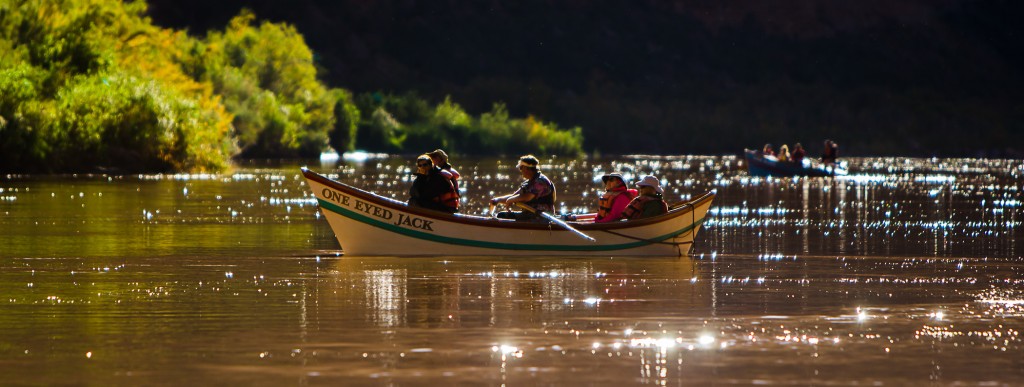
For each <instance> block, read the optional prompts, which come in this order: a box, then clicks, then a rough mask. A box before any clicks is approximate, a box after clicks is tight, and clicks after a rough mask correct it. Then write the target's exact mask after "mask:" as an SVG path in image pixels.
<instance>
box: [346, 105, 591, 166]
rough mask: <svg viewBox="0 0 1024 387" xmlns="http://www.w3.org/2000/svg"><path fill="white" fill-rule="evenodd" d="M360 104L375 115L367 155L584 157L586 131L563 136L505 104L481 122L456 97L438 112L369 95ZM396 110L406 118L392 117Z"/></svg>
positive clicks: (365, 127)
mask: <svg viewBox="0 0 1024 387" xmlns="http://www.w3.org/2000/svg"><path fill="white" fill-rule="evenodd" d="M356 103H357V105H359V109H361V110H373V111H374V113H373V115H372V116H371V117H370V119H369V120H368V121H366V122H363V123H362V124H361V125H360V127H359V135H358V146H359V147H360V148H362V149H366V150H372V151H382V152H422V151H425V150H429V149H433V148H438V147H440V148H444V149H447V150H449V151H450V152H456V153H463V154H485V153H487V154H494V153H502V154H517V153H537V154H544V155H547V154H561V155H568V156H576V155H579V154H582V153H583V134H582V129H581V128H579V127H576V128H573V129H569V130H563V129H559V128H558V126H557V125H555V124H553V123H544V122H541V121H538V120H537V119H536V118H534V117H527V118H525V119H513V118H510V117H509V114H508V109H507V108H506V107H505V105H504V104H501V103H496V104H494V106H493V108H492V110H491V111H490V112H487V113H484V114H481V115H480V117H479V118H474V117H473V116H471V115H469V114H468V113H466V111H465V110H464V109H463V108H462V107H461V106H459V104H457V103H455V102H453V101H452V99H451V98H450V97H446V98H445V99H444V101H443V102H441V103H439V104H437V105H436V106H435V107H434V108H433V109H427V108H425V106H428V105H427V102H426V101H424V100H422V99H420V98H418V97H416V96H415V95H414V94H406V95H403V96H394V95H382V94H380V93H373V94H363V95H360V96H359V97H358V98H356ZM391 109H395V110H396V111H398V112H400V113H399V114H391V113H392V110H391ZM401 117H404V118H405V119H402V118H401Z"/></svg>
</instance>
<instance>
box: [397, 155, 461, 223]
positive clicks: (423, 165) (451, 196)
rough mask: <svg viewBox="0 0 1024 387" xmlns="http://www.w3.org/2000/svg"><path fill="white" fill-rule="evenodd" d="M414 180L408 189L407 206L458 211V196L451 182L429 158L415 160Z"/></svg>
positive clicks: (421, 156) (420, 157)
mask: <svg viewBox="0 0 1024 387" xmlns="http://www.w3.org/2000/svg"><path fill="white" fill-rule="evenodd" d="M415 174H416V179H415V180H413V182H412V188H410V189H409V206H411V207H422V208H428V209H431V210H437V211H444V212H450V213H454V212H458V211H459V194H458V193H457V192H456V191H455V186H453V185H452V182H451V180H449V179H448V178H447V177H445V176H444V175H442V174H441V169H440V168H438V167H436V166H434V163H433V162H431V161H430V156H427V155H420V156H419V157H417V158H416V172H415Z"/></svg>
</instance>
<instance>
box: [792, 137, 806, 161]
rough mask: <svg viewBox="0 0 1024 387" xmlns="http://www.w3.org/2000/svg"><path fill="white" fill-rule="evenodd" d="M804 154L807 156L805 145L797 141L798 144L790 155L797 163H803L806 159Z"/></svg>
mask: <svg viewBox="0 0 1024 387" xmlns="http://www.w3.org/2000/svg"><path fill="white" fill-rule="evenodd" d="M804 156H807V151H805V150H804V147H803V145H800V143H799V142H798V143H796V145H793V153H792V154H791V155H790V158H791V159H793V162H794V163H797V164H799V163H802V162H803V161H804Z"/></svg>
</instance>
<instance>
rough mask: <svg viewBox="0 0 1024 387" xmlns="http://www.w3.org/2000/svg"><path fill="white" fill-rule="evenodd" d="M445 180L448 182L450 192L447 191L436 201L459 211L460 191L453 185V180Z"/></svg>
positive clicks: (438, 196) (435, 199)
mask: <svg viewBox="0 0 1024 387" xmlns="http://www.w3.org/2000/svg"><path fill="white" fill-rule="evenodd" d="M445 180H446V181H447V182H448V190H447V191H445V193H443V194H440V195H437V197H436V198H434V201H435V202H438V203H441V204H443V205H444V206H445V207H448V208H454V209H456V210H458V209H459V191H458V190H457V189H455V185H454V184H452V181H451V180H447V179H445Z"/></svg>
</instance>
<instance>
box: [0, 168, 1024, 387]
mask: <svg viewBox="0 0 1024 387" xmlns="http://www.w3.org/2000/svg"><path fill="white" fill-rule="evenodd" d="M453 161H455V164H456V166H457V167H458V168H459V169H460V170H461V172H462V173H463V176H464V177H463V183H462V184H463V187H464V188H465V193H464V199H465V200H466V201H465V202H464V204H463V205H464V211H465V212H480V211H482V210H483V209H484V205H483V200H484V198H486V197H490V196H492V195H494V194H503V193H507V192H508V191H510V190H511V188H512V187H513V181H516V180H517V179H518V173H517V172H515V171H514V170H513V166H514V165H515V159H514V158H509V159H507V160H496V159H463V160H460V159H456V160H453ZM849 161H850V169H851V171H852V175H851V176H849V177H842V178H835V179H832V178H811V179H771V178H770V179H764V178H751V177H749V176H748V175H747V174H746V173H745V171H743V169H742V165H741V164H742V163H741V162H740V161H738V160H736V159H735V158H734V157H687V156H681V157H667V156H630V157H620V158H615V159H610V158H603V159H602V158H591V159H582V160H566V159H553V160H544V163H545V170H546V173H547V174H548V175H549V176H550V177H552V179H553V180H554V181H555V183H556V184H557V185H558V186H559V202H560V203H559V205H560V206H561V207H562V209H563V210H565V211H582V210H585V209H588V208H593V206H594V202H596V196H595V195H596V194H597V189H598V187H599V186H600V184H598V183H599V180H600V179H599V176H600V175H601V174H603V173H604V172H608V171H618V172H624V173H625V174H626V176H627V178H631V179H633V180H635V179H636V178H637V177H638V175H641V174H647V173H654V174H656V175H658V176H659V177H661V178H662V179H663V181H664V182H665V183H667V185H666V189H667V195H666V196H667V197H669V198H670V199H680V198H687V197H696V196H698V195H700V194H702V193H704V192H706V191H708V190H712V189H714V190H717V192H718V196H717V197H716V199H715V202H714V205H713V208H712V210H711V212H710V214H709V217H710V218H709V220H708V222H707V223H706V224H705V227H704V228H703V229H702V230H701V231H700V232H699V233H698V235H697V238H696V241H695V243H694V246H693V249H692V252H691V257H688V258H687V257H684V258H675V257H666V258H654V259H630V258H619V257H614V256H602V257H591V258H548V257H535V258H525V259H524V258H503V257H481V258H453V257H432V258H386V257H385V258H361V257H354V256H345V255H343V251H342V249H341V247H339V246H338V242H337V241H336V240H335V239H334V236H333V233H332V231H331V230H330V228H329V227H328V225H327V222H326V221H325V220H324V219H323V218H322V216H321V215H320V214H319V213H318V210H317V207H316V202H315V200H314V199H313V198H312V196H311V193H310V192H309V191H308V189H307V188H306V186H305V183H304V182H303V180H302V179H301V177H300V174H299V169H298V168H299V166H300V165H302V164H301V163H298V162H245V163H241V164H240V165H239V166H238V167H237V169H236V171H235V172H234V173H231V174H224V175H131V176H105V175H75V176H57V177H50V176H45V177H44V176H0V375H2V377H3V380H2V381H0V384H4V385H78V384H84V385H111V384H113V385H152V384H157V385H193V384H201V385H209V384H216V385H431V384H433V385H452V384H483V385H535V384H545V385H579V384H598V385H627V384H628V385H706V384H742V385H747V384H755V383H756V384H807V385H811V384H814V385H834V384H841V385H847V384H860V385H863V384H884V385H923V384H939V385H946V384H960V383H963V384H979V383H982V384H991V385H1014V384H1020V383H1022V381H1024V343H1022V340H1024V338H1022V337H1021V333H1020V331H1021V330H1022V329H1024V258H1022V255H1024V245H1021V244H1022V243H1024V238H1022V237H1024V232H1022V228H1024V226H1022V224H1021V222H1022V221H1024V214H1022V208H1021V203H1022V194H1021V190H1022V189H1024V187H1022V186H1024V162H1022V161H1019V160H985V159H905V158H870V159H867V158H865V159H850V160H849ZM305 165H308V166H309V167H310V168H311V169H313V170H314V171H318V172H322V173H325V174H329V175H331V176H333V177H336V178H340V179H342V180H344V181H346V182H349V183H351V184H354V185H356V186H359V187H363V188H366V189H369V190H372V191H376V192H379V193H385V194H387V195H390V196H393V197H395V198H398V199H404V197H405V192H406V191H407V189H408V187H409V185H410V180H409V175H408V174H409V168H410V167H411V166H412V161H411V160H410V159H408V158H403V157H372V156H371V157H370V158H368V159H358V160H341V161H340V162H329V161H328V162H320V161H310V162H308V163H306V164H305Z"/></svg>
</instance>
